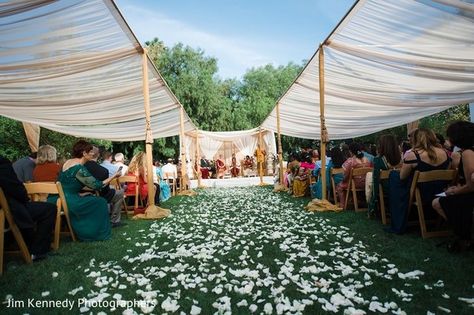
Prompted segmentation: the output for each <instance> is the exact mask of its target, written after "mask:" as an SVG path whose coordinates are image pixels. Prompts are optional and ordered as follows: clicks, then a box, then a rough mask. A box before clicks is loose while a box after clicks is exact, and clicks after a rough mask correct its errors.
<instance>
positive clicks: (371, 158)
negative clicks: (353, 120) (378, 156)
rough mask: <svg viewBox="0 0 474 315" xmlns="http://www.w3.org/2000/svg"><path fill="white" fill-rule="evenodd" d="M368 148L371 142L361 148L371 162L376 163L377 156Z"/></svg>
mask: <svg viewBox="0 0 474 315" xmlns="http://www.w3.org/2000/svg"><path fill="white" fill-rule="evenodd" d="M368 149H370V144H369V143H367V144H364V145H361V150H362V153H363V154H364V157H366V158H367V160H369V162H370V164H374V158H375V157H374V155H373V154H372V153H370V152H368V151H367V150H368Z"/></svg>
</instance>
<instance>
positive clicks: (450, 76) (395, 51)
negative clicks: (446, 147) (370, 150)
mask: <svg viewBox="0 0 474 315" xmlns="http://www.w3.org/2000/svg"><path fill="white" fill-rule="evenodd" d="M324 57H325V63H324V66H325V69H324V70H325V71H324V79H325V117H326V126H327V129H328V133H329V138H330V139H347V138H352V137H357V136H363V135H367V134H371V133H374V132H377V131H380V130H383V129H386V128H390V127H395V126H399V125H403V124H406V123H409V122H412V121H415V120H417V119H420V118H422V117H425V116H428V115H431V114H435V113H437V112H440V111H442V110H445V109H447V108H449V107H451V106H455V105H460V104H466V103H469V102H473V101H474V3H473V1H471V0H469V1H468V0H465V1H461V0H418V1H415V0H360V1H358V2H357V4H356V5H355V7H354V8H353V9H352V10H351V12H350V13H349V14H348V16H347V17H346V18H345V19H344V21H343V22H342V23H341V24H340V25H339V26H338V27H337V29H336V30H335V31H334V33H332V35H331V36H330V37H329V38H328V40H327V42H326V44H325V46H324ZM318 58H319V51H318V52H316V54H315V55H314V56H313V57H312V58H311V59H310V61H309V62H308V64H307V65H306V68H305V69H304V70H303V72H302V73H301V74H300V75H299V77H298V78H297V79H296V80H295V82H294V83H293V84H292V85H291V87H290V88H289V89H288V91H287V92H286V93H285V94H284V95H283V96H282V97H281V98H280V100H279V104H280V116H281V133H282V134H285V135H289V136H294V137H299V138H307V139H319V138H320V136H321V135H320V130H321V129H320V119H319V115H320V112H319V66H318ZM262 127H263V128H265V129H268V130H273V131H275V132H276V131H277V121H276V108H274V109H273V111H272V112H271V113H270V114H269V116H268V117H267V118H266V119H265V121H264V122H263V124H262Z"/></svg>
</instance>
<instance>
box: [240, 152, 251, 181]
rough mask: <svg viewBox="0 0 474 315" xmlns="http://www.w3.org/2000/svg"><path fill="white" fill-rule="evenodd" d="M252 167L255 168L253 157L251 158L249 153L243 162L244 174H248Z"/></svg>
mask: <svg viewBox="0 0 474 315" xmlns="http://www.w3.org/2000/svg"><path fill="white" fill-rule="evenodd" d="M252 169H253V161H252V159H251V158H250V156H249V155H246V156H245V159H244V162H243V170H242V173H243V174H244V176H248V175H249V172H251V171H252Z"/></svg>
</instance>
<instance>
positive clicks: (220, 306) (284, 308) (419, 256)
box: [0, 187, 474, 314]
mask: <svg viewBox="0 0 474 315" xmlns="http://www.w3.org/2000/svg"><path fill="white" fill-rule="evenodd" d="M307 201H308V200H307V199H305V200H301V199H293V198H291V197H289V196H288V195H286V194H275V193H272V192H271V189H270V188H268V187H249V188H233V189H208V190H203V191H200V192H199V195H198V196H197V197H176V198H173V200H170V201H168V202H167V203H165V205H164V206H165V207H169V208H171V209H172V212H173V215H172V216H171V217H170V218H167V219H165V220H162V221H156V222H149V221H129V224H128V226H125V227H122V228H118V229H114V230H113V232H114V234H113V239H112V240H111V241H107V242H98V243H71V242H67V241H66V242H63V243H61V248H60V250H59V253H58V255H57V256H53V257H51V258H49V259H48V260H47V261H44V262H40V263H35V264H34V265H32V266H25V265H23V264H21V263H18V264H17V263H15V262H12V263H9V264H8V266H7V271H6V274H5V275H4V276H3V277H2V278H0V300H4V301H5V302H4V303H3V304H0V313H2V314H21V313H29V314H64V313H66V312H67V311H68V307H69V306H71V303H72V308H73V311H72V313H84V314H90V313H93V314H109V313H117V314H122V313H123V314H135V313H154V314H162V313H169V314H171V313H176V314H180V313H181V312H183V313H185V314H200V313H201V314H212V313H215V312H219V313H230V312H232V313H235V314H250V313H256V314H260V313H264V314H265V313H266V314H283V313H293V314H296V313H305V314H320V313H328V312H335V313H339V314H370V313H387V314H404V313H406V314H431V313H436V314H444V313H447V312H449V311H450V312H451V313H452V314H473V313H474V299H473V298H474V264H473V258H474V253H466V254H462V255H451V254H448V253H447V252H446V249H444V248H440V247H436V244H437V243H439V242H440V240H422V239H421V237H420V236H419V233H411V234H408V235H405V236H395V235H388V234H385V233H384V232H383V231H382V227H381V225H380V223H379V222H377V221H375V220H368V219H367V218H366V217H365V214H362V213H358V214H356V213H353V212H343V213H338V214H335V213H320V214H313V213H307V212H305V211H304V210H303V207H302V205H303V204H304V203H306V202H307ZM28 299H30V300H28ZM7 300H9V302H7ZM30 301H31V302H30ZM29 302H30V304H29ZM22 303H23V305H24V307H21V306H22ZM31 303H37V304H34V305H38V306H49V307H47V308H37V307H33V308H32V307H31V305H32V304H31ZM48 303H49V304H48ZM52 303H63V304H61V305H59V304H58V305H56V306H57V307H53V305H52ZM66 303H69V305H66ZM132 303H135V305H132ZM28 304H29V305H28ZM9 306H10V307H9ZM12 306H14V307H12ZM28 306H30V307H28Z"/></svg>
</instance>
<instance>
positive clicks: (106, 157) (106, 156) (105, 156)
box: [100, 151, 122, 176]
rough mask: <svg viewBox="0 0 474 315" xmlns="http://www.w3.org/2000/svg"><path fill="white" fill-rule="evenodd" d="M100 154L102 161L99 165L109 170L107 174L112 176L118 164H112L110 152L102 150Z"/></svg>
mask: <svg viewBox="0 0 474 315" xmlns="http://www.w3.org/2000/svg"><path fill="white" fill-rule="evenodd" d="M101 156H102V163H100V166H102V167H103V168H105V169H106V170H107V171H108V172H109V176H113V175H114V174H115V173H117V170H118V169H119V166H118V165H114V164H112V152H110V151H103V152H102V154H101ZM120 174H122V173H120Z"/></svg>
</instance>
